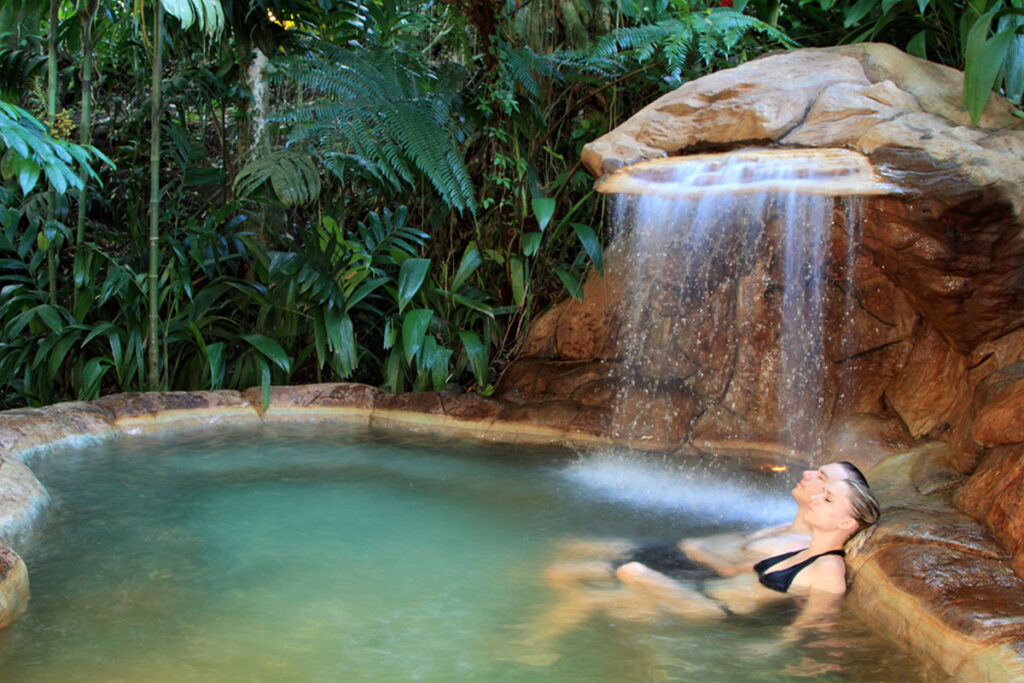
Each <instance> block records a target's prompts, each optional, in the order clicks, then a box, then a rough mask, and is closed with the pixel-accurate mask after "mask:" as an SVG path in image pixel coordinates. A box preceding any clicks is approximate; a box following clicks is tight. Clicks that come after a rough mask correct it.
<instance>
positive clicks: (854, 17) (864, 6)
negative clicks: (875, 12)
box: [843, 0, 878, 28]
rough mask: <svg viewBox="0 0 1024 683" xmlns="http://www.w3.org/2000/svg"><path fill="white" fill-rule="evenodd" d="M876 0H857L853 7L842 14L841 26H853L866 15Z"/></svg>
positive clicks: (876, 2)
mask: <svg viewBox="0 0 1024 683" xmlns="http://www.w3.org/2000/svg"><path fill="white" fill-rule="evenodd" d="M876 4H878V0H859V1H858V2H857V4H855V5H854V6H853V7H851V8H849V9H847V10H846V11H845V12H844V16H843V27H844V28H850V27H851V26H855V25H856V24H857V23H858V22H859V21H860V20H861V19H863V18H864V17H866V16H867V14H868V12H870V11H871V10H872V9H873V8H874V6H875V5H876Z"/></svg>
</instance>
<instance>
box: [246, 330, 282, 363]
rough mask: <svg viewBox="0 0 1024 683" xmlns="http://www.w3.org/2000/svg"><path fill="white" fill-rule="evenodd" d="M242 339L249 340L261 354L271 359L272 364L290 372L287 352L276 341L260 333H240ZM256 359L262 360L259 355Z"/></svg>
mask: <svg viewBox="0 0 1024 683" xmlns="http://www.w3.org/2000/svg"><path fill="white" fill-rule="evenodd" d="M242 339H244V340H245V341H247V342H249V344H250V345H252V347H253V348H254V349H256V350H257V351H259V352H260V353H261V354H263V356H265V357H266V358H269V359H270V360H271V361H273V362H274V365H276V366H277V367H279V368H281V369H282V370H284V371H285V372H291V361H290V360H289V359H288V354H287V353H285V351H284V349H283V348H281V345H280V344H278V343H277V342H276V341H274V340H273V339H271V338H270V337H265V336H263V335H262V334H246V335H242ZM256 359H257V360H258V361H261V362H262V358H261V357H259V356H257V358H256ZM268 371H269V369H268Z"/></svg>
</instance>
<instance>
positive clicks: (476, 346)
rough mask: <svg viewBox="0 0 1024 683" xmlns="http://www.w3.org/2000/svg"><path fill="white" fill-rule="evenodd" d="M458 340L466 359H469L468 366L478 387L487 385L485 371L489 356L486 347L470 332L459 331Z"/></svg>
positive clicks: (488, 363)
mask: <svg viewBox="0 0 1024 683" xmlns="http://www.w3.org/2000/svg"><path fill="white" fill-rule="evenodd" d="M458 334H459V339H461V340H462V347H463V348H464V349H465V350H466V358H468V359H469V366H470V368H471V369H472V370H473V377H474V378H475V379H476V383H477V384H479V385H480V386H485V385H486V384H487V369H488V367H489V365H490V354H488V352H487V347H486V346H484V344H483V342H481V341H480V337H478V336H476V334H475V333H474V332H471V331H470V330H459V333H458Z"/></svg>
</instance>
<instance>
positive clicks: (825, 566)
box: [807, 555, 846, 593]
mask: <svg viewBox="0 0 1024 683" xmlns="http://www.w3.org/2000/svg"><path fill="white" fill-rule="evenodd" d="M807 570H808V573H809V574H810V576H808V577H807V578H808V579H809V581H808V586H807V587H808V588H811V589H814V590H821V591H826V592H828V593H845V592H846V562H845V561H844V560H843V558H842V556H841V555H822V556H821V557H819V558H818V559H816V560H815V561H814V562H812V563H811V565H810V566H809V567H807Z"/></svg>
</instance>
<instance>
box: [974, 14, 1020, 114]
mask: <svg viewBox="0 0 1024 683" xmlns="http://www.w3.org/2000/svg"><path fill="white" fill-rule="evenodd" d="M996 12H997V10H992V11H990V12H987V13H986V14H983V15H982V16H980V17H978V19H977V20H976V21H975V22H974V23H973V24H972V25H971V28H970V30H969V31H968V34H967V49H966V55H965V60H964V61H965V63H966V66H965V68H964V96H963V102H964V105H965V106H966V107H967V111H968V112H970V115H971V122H972V123H973V124H974V125H978V122H979V121H980V120H981V115H982V113H983V112H984V110H985V105H986V104H987V103H988V98H989V96H990V95H991V94H992V89H993V88H994V87H995V84H996V79H997V78H998V77H999V72H1000V70H1001V69H1002V68H1003V59H1004V58H1005V56H1006V52H1007V49H1008V48H1009V46H1010V42H1011V41H1012V40H1013V38H1014V31H1013V30H1012V29H1007V30H1004V31H1001V32H999V33H997V34H995V35H994V36H992V37H991V38H988V39H987V40H986V36H987V35H988V30H989V26H990V25H991V23H992V19H993V18H994V17H995V15H996Z"/></svg>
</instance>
